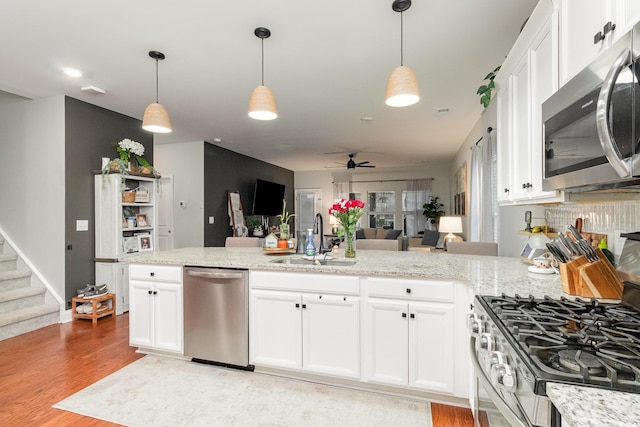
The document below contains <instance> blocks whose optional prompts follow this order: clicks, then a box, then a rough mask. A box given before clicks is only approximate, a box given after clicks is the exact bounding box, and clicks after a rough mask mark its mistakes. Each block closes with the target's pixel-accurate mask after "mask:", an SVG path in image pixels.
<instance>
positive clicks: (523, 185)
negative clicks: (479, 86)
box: [510, 52, 531, 200]
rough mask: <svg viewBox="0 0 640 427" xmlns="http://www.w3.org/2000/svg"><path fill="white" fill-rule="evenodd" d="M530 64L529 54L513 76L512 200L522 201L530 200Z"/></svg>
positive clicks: (525, 55) (522, 60) (523, 57)
mask: <svg viewBox="0 0 640 427" xmlns="http://www.w3.org/2000/svg"><path fill="white" fill-rule="evenodd" d="M528 65H529V63H528V53H527V52H525V54H524V55H523V56H522V58H521V60H520V61H519V62H518V65H517V66H516V67H515V68H514V71H513V74H512V75H511V88H510V90H511V99H512V104H511V105H512V107H511V109H512V111H513V113H512V114H513V116H512V119H513V120H512V125H513V129H512V135H513V139H512V141H511V147H510V148H511V158H512V161H513V168H512V169H511V170H512V172H513V178H512V180H511V184H512V186H511V189H510V193H511V198H512V199H513V200H521V199H526V198H528V197H529V196H528V192H529V187H528V185H527V184H529V183H530V176H531V173H530V161H531V159H530V158H529V138H530V128H529V124H530V121H529V114H530V109H529V105H530V102H529V101H530V95H529V66H528Z"/></svg>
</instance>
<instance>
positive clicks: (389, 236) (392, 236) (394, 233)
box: [385, 230, 402, 240]
mask: <svg viewBox="0 0 640 427" xmlns="http://www.w3.org/2000/svg"><path fill="white" fill-rule="evenodd" d="M400 233H402V230H389V231H388V232H387V235H386V236H385V239H389V240H396V239H397V238H398V236H400Z"/></svg>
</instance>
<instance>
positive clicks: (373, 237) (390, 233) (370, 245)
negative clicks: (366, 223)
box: [356, 228, 404, 251]
mask: <svg viewBox="0 0 640 427" xmlns="http://www.w3.org/2000/svg"><path fill="white" fill-rule="evenodd" d="M403 239H404V237H403V235H402V230H387V229H384V228H359V229H357V230H356V250H358V249H364V250H367V249H376V250H395V251H401V250H402V242H403ZM391 242H394V243H395V245H394V244H393V243H391Z"/></svg>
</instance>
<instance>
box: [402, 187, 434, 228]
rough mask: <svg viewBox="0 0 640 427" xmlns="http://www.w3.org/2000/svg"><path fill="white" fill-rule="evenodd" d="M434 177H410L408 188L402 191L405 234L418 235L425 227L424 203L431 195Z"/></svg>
mask: <svg viewBox="0 0 640 427" xmlns="http://www.w3.org/2000/svg"><path fill="white" fill-rule="evenodd" d="M432 182H433V179H409V180H407V189H406V190H405V191H403V192H402V215H403V227H402V229H403V230H404V233H405V236H409V237H413V236H417V235H418V232H419V231H423V230H424V229H425V219H426V218H425V216H424V215H423V214H422V211H423V210H424V209H423V208H422V205H424V204H425V203H427V201H428V200H429V198H430V197H431V184H432Z"/></svg>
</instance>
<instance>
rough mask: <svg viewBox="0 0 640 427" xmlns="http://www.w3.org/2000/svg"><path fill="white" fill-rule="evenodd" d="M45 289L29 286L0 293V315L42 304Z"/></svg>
mask: <svg viewBox="0 0 640 427" xmlns="http://www.w3.org/2000/svg"><path fill="white" fill-rule="evenodd" d="M45 293H46V289H45V288H44V287H36V286H29V287H26V288H17V289H11V290H8V291H4V292H0V314H3V313H8V312H10V311H15V310H18V309H21V308H26V307H33V306H36V305H39V304H43V303H44V296H45Z"/></svg>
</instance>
